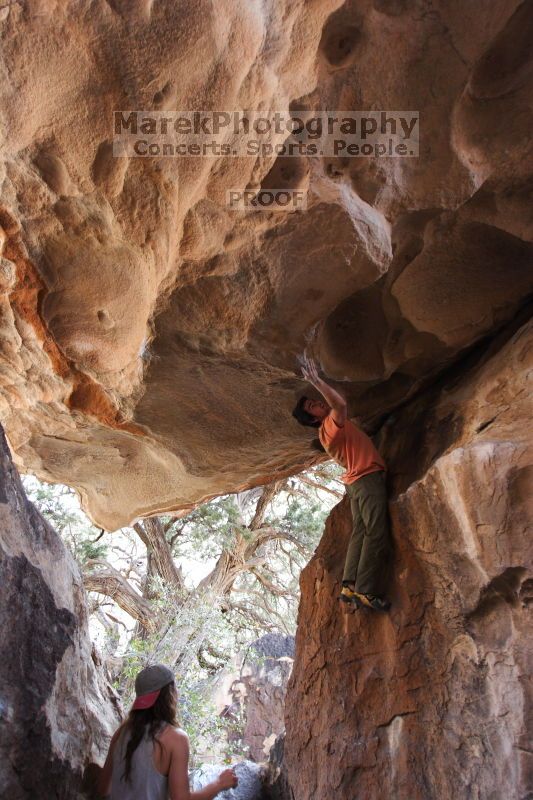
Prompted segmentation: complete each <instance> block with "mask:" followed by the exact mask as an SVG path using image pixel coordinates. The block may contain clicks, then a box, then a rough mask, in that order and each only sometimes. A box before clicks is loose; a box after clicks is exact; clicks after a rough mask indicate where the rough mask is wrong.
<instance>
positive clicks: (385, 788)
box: [285, 323, 533, 800]
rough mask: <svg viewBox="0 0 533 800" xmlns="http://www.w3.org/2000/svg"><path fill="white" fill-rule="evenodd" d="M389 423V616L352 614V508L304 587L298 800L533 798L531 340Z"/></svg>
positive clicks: (290, 737) (294, 687) (480, 355)
mask: <svg viewBox="0 0 533 800" xmlns="http://www.w3.org/2000/svg"><path fill="white" fill-rule="evenodd" d="M502 339H503V337H501V338H500V339H499V340H495V341H494V342H493V343H492V345H491V347H490V348H480V349H479V350H478V352H477V353H475V354H472V355H471V357H470V358H469V359H467V360H466V361H465V362H463V363H462V364H461V365H460V366H458V367H456V368H455V369H454V370H452V371H450V373H448V375H446V376H444V377H443V379H442V381H441V382H440V384H439V385H436V386H434V387H433V388H432V389H431V390H430V391H428V392H424V393H422V394H421V395H420V396H419V397H417V398H416V400H414V401H412V402H411V403H410V404H408V405H407V406H406V407H405V408H404V409H402V410H401V411H399V412H398V413H397V414H395V415H394V416H392V417H391V418H390V419H389V420H388V423H387V425H386V426H385V428H384V429H383V430H382V436H381V449H382V451H383V452H384V453H385V455H386V457H387V459H388V463H389V468H390V475H389V478H390V483H391V490H392V492H393V495H392V496H393V499H392V503H391V515H392V521H393V528H394V539H395V544H396V557H395V564H394V579H393V583H392V591H391V597H392V600H393V608H392V611H391V613H390V615H382V616H381V615H372V614H371V613H370V612H368V613H367V612H363V611H361V612H356V613H353V614H348V615H346V614H342V613H341V611H340V609H339V605H338V601H337V595H338V590H339V582H340V579H341V575H342V564H343V558H344V552H345V548H346V544H347V540H348V536H349V532H350V511H349V506H348V505H347V503H346V502H345V501H343V502H341V503H340V504H339V505H338V506H337V507H336V508H335V509H334V510H333V512H332V514H331V516H330V518H329V521H328V524H327V527H326V532H325V535H324V537H323V540H322V542H321V544H320V546H319V548H318V550H317V552H316V555H315V556H314V558H313V560H312V561H311V562H310V564H309V565H308V567H307V568H306V569H305V571H304V573H303V574H302V602H301V606H300V616H299V627H298V634H297V640H296V660H295V667H294V671H293V676H292V678H291V680H290V682H289V690H288V696H287V714H286V724H287V734H286V745H285V753H286V767H287V768H288V775H289V780H290V783H291V787H292V790H293V792H294V798H295V800H323V798H329V797H335V798H338V800H353V798H354V797H364V798H365V800H374V799H375V800H378V798H383V797H387V798H388V797H390V798H392V797H398V798H409V800H452V798H453V800H504V798H505V799H506V798H516V799H517V800H525V798H530V797H531V796H533V756H532V755H531V754H532V752H533V747H532V744H533V743H532V741H531V733H532V730H533V726H532V709H533V705H532V699H533V691H532V690H533V686H532V682H531V675H532V671H533V645H532V640H531V623H532V613H533V546H532V537H531V533H532V525H531V520H532V518H533V509H532V507H531V503H532V498H533V436H532V431H531V425H530V422H531V418H532V415H533V408H532V406H533V399H532V392H531V383H530V379H531V374H532V361H533V325H532V324H531V323H529V324H526V325H525V326H522V327H521V328H519V329H518V330H517V331H515V333H514V335H512V336H511V338H509V339H508V341H506V342H503V341H502Z"/></svg>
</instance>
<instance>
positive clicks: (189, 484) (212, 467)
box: [0, 0, 533, 530]
mask: <svg viewBox="0 0 533 800" xmlns="http://www.w3.org/2000/svg"><path fill="white" fill-rule="evenodd" d="M528 11H530V3H527V2H525V3H522V4H520V3H519V2H512V0H498V2H495V3H493V4H492V5H491V9H490V12H484V13H483V14H480V13H479V10H478V9H476V8H475V7H473V6H461V7H459V6H458V7H456V8H453V9H452V8H450V7H449V6H448V5H445V4H441V5H440V6H439V5H437V7H436V10H435V11H434V13H432V14H427V15H420V14H419V13H418V11H417V6H416V4H415V3H410V2H408V0H373V2H368V3H366V4H363V5H361V4H358V5H357V6H356V4H354V3H350V2H347V3H344V4H341V3H340V2H339V0H326V1H325V2H322V3H294V2H293V0H277V1H276V2H271V3H267V4H264V5H263V6H261V8H259V7H258V6H256V5H254V4H244V3H234V2H227V3H226V2H223V3H219V4H213V3H211V2H208V1H207V0H190V2H189V3H188V4H187V6H186V9H185V11H184V9H183V8H182V6H181V5H180V6H178V5H177V4H175V3H173V2H170V0H165V1H164V2H157V3H150V2H147V0H127V2H126V0H108V2H105V0H100V1H99V2H95V3H92V4H91V6H90V9H86V10H83V11H82V10H81V9H80V5H79V3H75V2H67V3H63V4H61V5H60V6H57V5H55V4H48V3H45V2H40V3H35V4H30V5H28V6H27V7H24V8H23V7H22V6H21V5H20V4H17V3H15V4H10V5H9V6H8V7H7V8H3V9H0V36H1V37H2V51H1V59H2V74H3V78H2V82H1V85H0V93H1V94H0V97H1V100H0V102H1V114H2V119H1V124H2V130H3V134H4V138H3V143H2V146H1V161H0V182H1V186H2V194H1V204H2V205H1V209H0V228H1V229H0V244H1V247H2V253H1V255H2V260H1V261H0V330H1V342H0V419H1V421H2V423H3V424H4V426H5V430H6V433H7V436H8V438H9V442H10V445H11V448H12V451H13V453H14V457H15V459H16V462H17V464H18V465H19V467H20V468H21V469H24V470H26V471H31V472H33V473H35V474H37V475H38V476H39V477H40V478H42V479H45V480H49V481H60V482H64V483H67V484H69V485H71V486H74V487H76V489H77V490H78V491H79V492H80V494H81V497H82V501H83V505H84V507H85V509H86V511H87V512H88V513H89V515H90V516H91V517H92V518H93V519H94V520H95V521H97V522H98V523H99V524H101V525H102V526H104V527H106V528H108V529H110V530H112V529H115V528H117V527H119V526H121V525H124V524H126V523H129V522H131V521H132V520H133V519H134V518H135V517H138V516H142V515H147V514H155V513H158V512H163V511H171V510H175V509H182V508H187V507H189V506H191V505H192V504H195V503H197V502H198V501H199V500H201V499H204V498H206V497H208V496H212V495H216V494H220V493H223V492H227V491H234V490H237V489H239V488H242V487H245V486H250V485H254V484H259V483H262V482H265V481H267V480H269V479H272V478H274V477H277V476H280V475H282V474H289V473H291V472H295V471H297V470H299V469H301V468H302V467H304V466H306V465H308V464H310V463H312V462H313V460H315V459H316V458H317V457H318V456H317V455H316V454H313V451H312V450H311V448H310V438H309V435H308V433H307V432H306V431H304V430H303V429H301V428H299V427H298V425H297V423H296V422H295V421H294V420H293V419H292V418H291V416H290V410H291V408H292V405H293V403H294V401H295V399H296V397H297V396H298V393H299V392H300V391H301V390H302V389H303V384H302V382H301V381H300V380H299V379H298V378H297V377H296V373H295V369H296V355H297V354H298V353H299V352H300V351H301V350H302V349H303V348H304V347H308V348H309V349H310V350H311V351H312V352H314V353H315V355H316V356H317V357H318V358H319V359H320V362H321V364H322V368H323V370H324V372H325V374H326V375H327V376H329V378H330V379H332V380H334V381H337V382H338V385H339V386H340V387H341V388H342V390H343V391H345V393H346V394H347V396H348V397H349V399H350V405H351V412H352V413H353V414H357V415H359V416H360V417H362V419H363V420H367V421H369V422H372V421H377V420H379V419H380V418H382V416H383V415H385V414H387V412H389V411H390V410H391V409H393V408H395V407H396V406H397V405H398V404H399V403H402V402H404V401H405V400H406V399H407V398H408V397H409V396H411V395H412V394H413V393H414V392H416V391H417V388H418V387H419V386H420V385H421V383H422V382H424V381H427V380H429V379H431V377H432V376H434V375H435V374H436V373H438V372H439V371H440V370H441V369H442V368H444V367H445V366H446V365H448V364H449V363H450V362H451V361H452V360H453V359H455V358H457V357H458V356H459V355H460V354H461V353H463V351H464V350H465V349H466V348H469V347H470V346H471V345H472V344H473V343H475V342H477V341H479V340H480V339H482V338H483V337H487V336H490V335H491V333H492V332H493V331H495V330H497V329H498V328H499V327H501V326H502V325H504V324H505V323H506V322H507V321H508V320H510V319H511V318H512V317H513V316H514V315H515V314H516V313H517V311H518V310H519V309H520V308H521V307H522V306H523V305H524V303H525V301H526V298H527V297H528V296H529V294H530V293H531V290H532V288H533V278H532V276H533V270H532V263H531V262H532V245H531V227H532V225H531V216H530V208H531V174H532V160H531V149H530V145H529V130H530V121H529V116H528V112H529V110H530V108H529V100H528V98H529V97H530V96H531V70H530V68H529V65H530V58H531V52H532V49H531V47H530V34H531V14H530V13H528ZM199 108H210V109H214V108H219V109H229V110H234V109H247V110H249V111H251V112H254V111H255V112H256V111H260V110H264V109H279V110H280V111H284V112H286V111H288V110H289V109H307V110H320V109H324V108H328V109H329V108H343V109H354V108H355V109H376V108H381V109H389V110H400V109H415V110H419V111H420V115H421V123H420V156H419V158H341V157H336V158H335V157H318V156H317V157H315V158H285V159H284V158H278V159H277V160H276V159H275V158H274V157H264V158H256V159H254V158H223V157H221V158H201V159H192V158H129V159H128V158H115V157H113V151H112V138H113V111H115V110H118V109H126V110H127V109H146V110H151V109H152V110H163V111H171V110H177V109H190V110H193V109H199ZM528 148H529V149H528ZM261 186H269V187H274V188H279V189H281V188H288V189H301V190H302V191H304V192H305V195H306V198H307V208H306V209H305V210H303V211H299V212H295V213H292V214H289V213H286V214H284V213H270V214H267V213H255V212H234V211H230V210H229V209H228V207H227V205H226V200H225V198H226V193H227V191H228V190H230V189H245V188H252V189H255V190H257V189H259V188H260V187H261Z"/></svg>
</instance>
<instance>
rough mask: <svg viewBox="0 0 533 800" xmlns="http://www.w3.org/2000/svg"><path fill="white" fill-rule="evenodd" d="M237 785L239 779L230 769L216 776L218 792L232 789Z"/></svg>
mask: <svg viewBox="0 0 533 800" xmlns="http://www.w3.org/2000/svg"><path fill="white" fill-rule="evenodd" d="M238 783H239V779H238V778H237V776H236V775H235V773H234V772H233V770H232V769H225V770H224V772H221V773H220V775H219V776H218V784H219V786H220V791H224V789H234V788H235V787H236V786H237V784H238Z"/></svg>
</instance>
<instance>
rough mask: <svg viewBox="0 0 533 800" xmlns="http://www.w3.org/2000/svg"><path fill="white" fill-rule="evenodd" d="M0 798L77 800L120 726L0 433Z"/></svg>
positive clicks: (71, 577)
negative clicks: (87, 772)
mask: <svg viewBox="0 0 533 800" xmlns="http://www.w3.org/2000/svg"><path fill="white" fill-rule="evenodd" d="M0 586H1V591H0V627H1V629H2V658H1V659H0V796H1V797H5V798H6V800H7V798H9V800H27V798H30V797H31V798H34V799H35V800H75V798H78V797H81V795H80V794H79V792H80V785H81V775H82V772H83V770H84V768H85V766H87V765H88V764H89V762H92V761H99V762H100V763H101V762H102V758H103V757H105V752H106V749H107V744H108V741H109V736H110V734H111V733H112V731H113V729H114V728H115V727H116V726H117V725H118V722H119V711H118V703H117V699H116V697H115V695H114V693H113V692H112V690H111V689H110V687H109V686H108V684H107V683H106V681H105V679H104V678H103V676H102V675H101V673H100V672H99V670H98V669H97V667H96V664H95V661H94V659H95V658H96V656H95V655H94V654H93V653H92V652H91V643H90V640H89V634H88V628H87V609H86V605H85V592H84V589H83V584H82V581H81V577H80V575H79V572H78V570H77V567H76V565H75V563H74V561H73V560H72V558H71V557H70V555H69V554H68V553H67V551H66V550H65V547H64V546H63V544H62V542H61V540H60V538H59V537H58V535H57V534H56V533H55V531H54V530H53V529H52V528H51V527H50V525H49V524H48V523H47V522H46V521H45V520H44V519H43V518H42V517H41V515H40V514H39V513H38V512H37V511H36V509H35V508H34V507H33V506H32V504H31V503H29V502H28V500H27V499H26V497H25V495H24V491H23V488H22V485H21V483H20V478H19V477H18V475H17V472H16V470H15V468H14V466H13V464H12V462H11V458H10V456H9V451H8V449H7V445H6V441H5V437H4V434H3V432H2V430H1V428H0Z"/></svg>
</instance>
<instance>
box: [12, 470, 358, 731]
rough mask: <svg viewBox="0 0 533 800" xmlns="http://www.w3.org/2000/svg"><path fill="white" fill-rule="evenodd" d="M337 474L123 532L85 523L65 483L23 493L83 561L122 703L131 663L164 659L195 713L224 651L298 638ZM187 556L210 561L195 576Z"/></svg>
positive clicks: (305, 478) (311, 476) (302, 478)
mask: <svg viewBox="0 0 533 800" xmlns="http://www.w3.org/2000/svg"><path fill="white" fill-rule="evenodd" d="M337 475H338V469H337V468H336V467H335V466H334V465H328V464H327V465H320V466H319V467H315V468H314V469H313V470H311V471H310V472H308V473H305V474H302V475H298V476H294V477H292V478H289V479H283V480H280V481H274V482H272V483H270V484H268V485H266V486H264V487H260V488H256V489H251V490H248V491H245V492H240V493H238V494H233V495H227V496H224V497H219V498H216V499H215V500H212V501H210V502H208V503H204V504H202V505H199V506H197V507H196V508H195V509H193V510H192V511H190V512H188V513H177V514H174V515H167V516H160V517H149V518H146V519H143V520H140V521H139V522H137V523H136V524H135V525H134V526H133V527H132V528H128V529H123V530H122V531H121V532H120V535H117V534H104V533H103V532H102V531H100V530H98V529H96V528H94V526H92V525H90V523H89V522H88V521H87V520H86V518H85V517H84V515H83V514H82V513H81V512H80V511H79V509H78V508H77V506H76V504H75V503H74V500H73V493H72V491H71V490H68V489H66V488H65V487H51V486H44V485H43V486H41V485H38V484H37V483H36V482H31V481H30V482H29V483H28V482H27V490H28V491H29V494H30V495H31V497H32V499H33V500H34V501H35V502H36V504H37V505H38V506H39V508H40V510H41V511H42V512H43V514H45V516H48V517H49V518H50V519H51V521H52V522H53V524H54V525H55V526H56V528H57V529H58V530H59V532H60V533H61V534H62V536H63V537H64V539H65V541H66V543H67V545H68V546H69V547H70V548H71V550H72V552H73V554H74V555H75V557H76V558H77V560H78V562H79V564H80V568H81V570H82V575H83V581H84V585H85V588H86V589H87V591H88V592H89V597H90V611H91V615H92V618H93V619H94V620H96V621H97V622H98V624H99V625H100V626H102V628H103V629H104V631H105V635H106V643H105V646H104V654H105V655H106V656H107V660H108V665H109V666H110V668H111V670H112V672H113V673H114V675H115V678H116V680H117V683H118V687H119V689H120V690H121V692H122V694H123V696H124V699H125V701H126V702H129V700H130V699H131V694H132V691H133V678H134V675H135V674H136V672H137V670H138V669H139V667H142V666H143V665H144V664H145V663H147V662H149V661H154V660H159V661H164V662H165V663H167V664H168V665H169V666H171V667H174V669H176V671H177V672H178V673H179V675H180V683H181V684H182V686H183V685H185V684H186V683H187V681H188V684H187V685H188V691H187V693H186V706H185V707H184V708H183V712H184V715H185V717H187V716H188V717H189V718H193V717H195V716H196V717H198V707H199V706H200V705H201V703H199V697H200V695H201V691H200V690H199V687H201V685H202V680H203V679H204V678H206V677H208V676H212V675H214V674H216V673H217V671H218V670H220V669H221V668H222V667H223V666H224V665H225V664H226V663H227V662H228V659H229V657H230V655H231V654H232V653H235V652H236V651H237V650H238V649H241V648H243V647H244V646H246V645H248V644H249V643H250V642H251V641H252V640H253V639H255V638H257V637H258V636H260V635H262V634H263V633H265V632H268V631H276V630H278V631H281V632H283V633H294V630H295V625H296V613H297V604H298V582H299V576H300V572H301V569H302V567H303V566H304V565H305V564H306V563H307V561H308V560H309V558H310V556H311V554H312V551H313V549H314V547H315V546H316V544H317V542H318V540H319V538H320V535H321V533H322V530H323V525H324V519H325V516H326V515H327V513H328V512H329V510H330V508H331V506H332V505H333V504H334V503H336V502H337V501H338V500H339V499H340V498H341V496H342V484H340V482H339V481H338V478H337ZM192 560H194V561H195V562H207V563H210V564H211V568H210V569H209V570H208V572H207V574H205V575H204V576H203V577H201V579H196V577H195V576H194V574H193V572H194V571H192V570H191V568H190V563H191V561H192ZM128 619H129V620H130V623H128ZM132 621H133V622H134V625H133V627H132V625H131V622H132ZM121 640H122V648H121V647H120V642H121ZM124 640H125V641H124ZM121 650H122V652H120V651H121ZM199 692H200V693H199ZM204 699H205V698H204ZM193 701H194V702H193ZM187 703H188V705H187ZM191 703H192V706H191ZM199 723H201V725H203V724H204V723H205V719H204V720H199ZM201 725H200V727H201Z"/></svg>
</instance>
